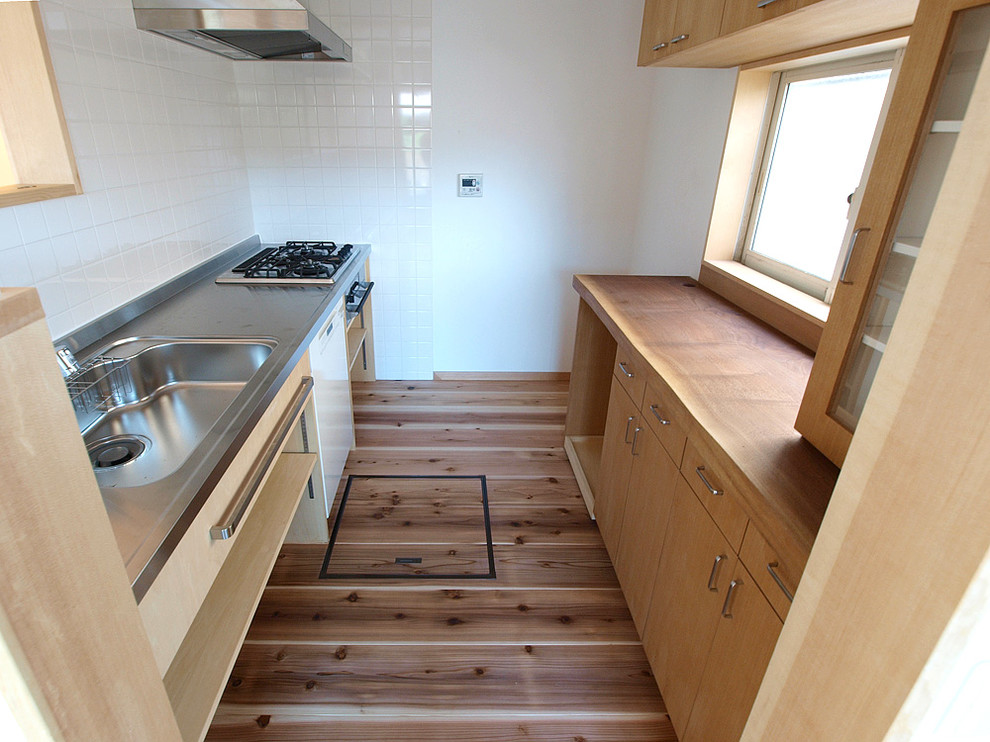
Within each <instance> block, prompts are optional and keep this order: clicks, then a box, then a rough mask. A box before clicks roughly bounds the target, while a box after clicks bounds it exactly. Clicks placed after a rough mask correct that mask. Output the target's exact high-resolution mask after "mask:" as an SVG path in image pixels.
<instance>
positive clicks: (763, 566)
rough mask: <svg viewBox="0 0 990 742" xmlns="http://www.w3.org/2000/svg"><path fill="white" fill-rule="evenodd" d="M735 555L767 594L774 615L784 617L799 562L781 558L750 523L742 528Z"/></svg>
mask: <svg viewBox="0 0 990 742" xmlns="http://www.w3.org/2000/svg"><path fill="white" fill-rule="evenodd" d="M739 558H740V559H742V561H743V564H745V565H746V569H748V570H749V572H750V574H751V575H752V577H753V579H754V580H756V583H757V584H758V585H759V586H760V589H761V590H762V591H763V594H764V595H766V596H767V600H769V601H770V605H772V606H773V609H774V611H776V613H777V615H778V616H780V618H781V619H785V618H787V612H788V611H789V610H790V609H791V600H792V599H793V596H794V591H795V590H796V589H797V585H798V581H799V580H800V579H801V570H802V568H803V565H799V564H795V563H794V560H791V559H784V558H781V556H780V555H779V553H778V552H777V551H776V550H775V549H774V548H773V547H772V546H770V544H769V543H767V540H766V539H765V538H763V535H762V534H761V533H760V532H759V531H758V530H757V529H756V528H755V527H754V526H753V525H752V524H750V526H749V528H747V529H746V538H744V539H743V545H742V550H741V551H740V552H739Z"/></svg>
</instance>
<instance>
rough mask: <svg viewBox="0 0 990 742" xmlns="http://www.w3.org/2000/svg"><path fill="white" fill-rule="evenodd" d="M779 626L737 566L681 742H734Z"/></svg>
mask: <svg viewBox="0 0 990 742" xmlns="http://www.w3.org/2000/svg"><path fill="white" fill-rule="evenodd" d="M783 626H784V624H783V622H782V621H781V620H780V619H779V618H778V617H777V614H776V613H774V611H773V609H772V608H771V607H770V603H769V602H767V599H766V598H765V597H764V595H763V593H762V592H760V589H759V588H758V587H757V586H756V582H755V581H754V580H753V578H752V577H751V576H750V574H749V572H748V571H747V569H746V567H745V566H744V565H743V563H742V562H740V563H739V564H737V565H736V568H735V570H734V571H733V573H732V577H731V579H730V580H729V581H728V587H727V588H726V595H725V601H724V602H723V603H722V607H721V609H720V612H719V618H718V622H717V628H716V630H715V639H714V640H713V641H712V646H711V651H710V652H709V653H708V662H707V663H706V665H705V672H704V675H702V678H701V685H700V686H699V688H698V695H697V697H696V698H695V700H694V706H693V707H692V710H691V719H690V721H689V722H688V725H687V730H686V731H685V732H684V734H683V736H681V742H738V740H739V737H740V735H741V734H742V731H743V727H745V726H746V719H747V718H748V717H749V712H750V709H751V708H752V707H753V701H754V700H755V699H756V694H757V693H758V692H759V690H760V683H761V682H762V680H763V673H764V670H765V669H766V667H767V665H768V664H769V663H770V656H771V655H772V654H773V650H774V647H775V646H776V645H777V637H778V636H780V631H781V629H782V628H783Z"/></svg>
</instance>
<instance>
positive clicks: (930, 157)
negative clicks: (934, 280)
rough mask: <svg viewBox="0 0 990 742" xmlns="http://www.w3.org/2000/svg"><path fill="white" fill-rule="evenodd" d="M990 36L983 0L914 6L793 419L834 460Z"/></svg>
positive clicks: (841, 455) (868, 381) (856, 413)
mask: <svg viewBox="0 0 990 742" xmlns="http://www.w3.org/2000/svg"><path fill="white" fill-rule="evenodd" d="M988 43H990V4H988V3H986V0H981V1H980V2H976V1H975V0H947V1H946V2H944V3H926V5H925V6H924V7H923V8H922V10H921V11H920V13H919V16H918V23H917V24H916V27H915V33H914V34H913V35H912V37H911V41H910V42H909V44H908V47H907V51H906V52H905V56H904V64H903V66H902V68H901V73H900V78H899V80H898V83H897V88H896V89H895V90H894V95H893V98H892V100H891V107H890V113H889V115H888V117H887V121H888V124H887V126H886V127H885V128H884V131H883V134H882V135H881V139H880V143H879V146H878V148H877V156H876V160H875V164H874V167H873V170H872V171H871V173H870V177H869V179H868V180H867V184H866V188H865V190H864V193H863V202H862V207H861V208H860V211H859V214H858V216H857V219H856V224H855V225H854V231H853V232H852V234H853V239H852V244H851V247H850V250H849V254H848V255H849V257H848V263H847V266H846V269H845V271H844V275H843V277H842V279H841V280H840V283H839V286H838V288H837V289H836V293H835V298H834V299H833V302H832V308H831V312H830V315H829V319H828V323H827V324H826V326H825V330H824V332H823V333H822V340H821V343H820V345H819V348H818V354H817V356H816V358H815V365H814V368H813V370H812V373H811V378H810V380H809V383H808V388H807V391H806V393H805V396H804V400H803V402H802V404H801V409H800V412H799V414H798V418H797V423H796V427H797V429H798V430H799V431H800V432H801V433H802V434H803V435H804V436H805V437H806V438H807V439H808V440H809V441H810V442H811V443H812V444H814V445H815V446H816V447H817V448H818V449H819V450H821V451H822V452H823V453H825V454H826V455H827V456H828V457H829V458H830V459H831V460H832V461H833V462H834V463H836V464H837V465H840V466H841V464H842V462H843V461H844V459H845V455H846V451H847V449H848V448H849V443H850V441H851V439H852V435H853V432H854V431H855V429H856V425H857V423H858V421H859V418H860V415H861V414H862V412H863V407H864V405H865V404H866V399H867V397H868V396H869V393H870V390H871V388H872V385H873V379H874V377H875V376H876V372H877V367H878V366H879V364H880V360H881V359H882V358H883V354H884V351H885V350H886V347H887V342H888V340H889V338H890V334H891V330H892V328H893V325H894V320H895V318H896V317H897V314H898V310H899V309H900V305H901V299H902V297H903V296H904V291H905V289H906V287H907V284H908V281H909V279H910V278H911V276H912V272H913V267H914V263H915V260H916V259H917V257H918V255H919V253H920V251H921V250H922V249H924V247H923V244H924V237H925V233H926V232H927V230H928V222H929V219H930V218H931V215H932V211H933V210H934V207H935V201H936V199H937V197H938V194H939V191H940V188H941V185H942V180H943V178H944V176H945V172H946V170H947V168H948V166H949V161H950V159H951V157H952V152H953V149H954V147H955V142H956V138H957V137H958V133H959V131H960V129H961V128H962V125H963V121H964V119H965V116H966V109H967V105H968V102H969V97H970V94H971V93H972V90H973V86H974V84H975V81H976V73H977V71H978V70H979V67H980V63H981V62H982V60H983V57H984V55H985V52H986V49H987V46H988Z"/></svg>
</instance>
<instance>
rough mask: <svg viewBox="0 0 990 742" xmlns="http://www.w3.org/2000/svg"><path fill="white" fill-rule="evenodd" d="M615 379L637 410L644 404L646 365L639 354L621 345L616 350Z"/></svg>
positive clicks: (613, 370)
mask: <svg viewBox="0 0 990 742" xmlns="http://www.w3.org/2000/svg"><path fill="white" fill-rule="evenodd" d="M612 373H613V374H614V375H615V378H617V379H618V380H619V383H620V384H621V385H622V388H623V389H625V390H626V394H628V395H629V398H630V399H631V400H632V401H633V404H634V405H636V407H637V408H639V407H641V406H642V404H643V393H644V392H645V391H646V363H645V362H644V361H643V359H642V358H640V355H639V353H636V352H634V351H632V350H630V349H629V347H628V346H626V345H624V344H623V343H619V345H618V347H617V348H616V349H615V366H614V368H613V369H612Z"/></svg>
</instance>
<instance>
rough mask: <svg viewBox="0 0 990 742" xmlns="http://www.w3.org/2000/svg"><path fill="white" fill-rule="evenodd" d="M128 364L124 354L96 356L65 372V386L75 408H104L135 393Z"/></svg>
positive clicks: (83, 410)
mask: <svg viewBox="0 0 990 742" xmlns="http://www.w3.org/2000/svg"><path fill="white" fill-rule="evenodd" d="M128 365H130V359H127V358H112V357H110V356H95V357H94V358H91V359H90V360H89V361H87V362H86V363H85V364H83V365H82V366H80V367H79V370H78V371H74V372H73V373H71V374H70V375H69V376H67V377H66V379H65V386H66V387H67V388H68V390H69V399H71V400H72V406H73V407H74V408H75V409H76V411H77V412H81V413H83V414H92V413H96V412H106V411H107V410H109V409H111V408H112V407H116V406H117V405H121V404H123V403H124V402H125V401H126V399H127V398H128V397H129V396H132V395H133V393H134V384H133V382H132V380H131V377H130V374H128V373H126V370H127V366H128Z"/></svg>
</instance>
